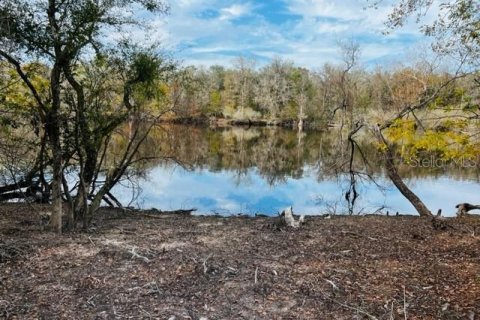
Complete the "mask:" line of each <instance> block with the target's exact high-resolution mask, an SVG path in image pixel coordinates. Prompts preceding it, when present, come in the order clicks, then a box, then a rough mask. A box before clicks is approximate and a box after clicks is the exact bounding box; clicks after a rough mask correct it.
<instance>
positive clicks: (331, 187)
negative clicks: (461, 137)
mask: <svg viewBox="0 0 480 320" xmlns="http://www.w3.org/2000/svg"><path fill="white" fill-rule="evenodd" d="M381 183H382V185H383V186H385V187H386V188H385V189H384V190H379V189H378V188H377V187H376V186H374V185H373V184H371V183H363V184H362V185H361V186H359V188H358V189H359V191H360V192H359V193H360V198H359V199H358V200H357V207H356V211H357V212H362V213H372V212H375V210H377V209H378V208H380V207H382V206H385V207H387V208H386V209H383V212H384V213H385V212H386V211H387V210H389V211H390V212H396V211H399V212H400V213H406V214H413V213H415V210H414V208H413V207H412V206H411V205H410V204H409V202H408V201H407V200H405V199H404V198H403V196H402V195H401V194H400V193H399V192H398V191H397V190H396V189H395V187H394V186H392V185H391V183H388V182H385V181H381ZM346 185H347V182H346V181H341V180H340V181H338V180H324V181H320V182H319V181H318V180H317V179H316V177H315V174H314V173H313V172H312V170H308V169H306V170H305V175H304V177H303V178H301V179H291V178H289V179H287V180H286V182H285V183H279V184H276V185H273V186H270V185H269V184H268V183H267V182H266V181H265V179H264V178H262V177H260V176H259V175H258V173H257V172H256V171H255V170H253V169H252V170H249V171H247V173H246V176H243V177H242V178H241V179H239V178H238V176H237V175H236V174H235V172H232V171H226V170H224V171H220V172H209V171H207V170H195V171H186V170H183V169H181V168H178V167H177V168H164V167H156V168H154V169H152V170H151V171H150V172H149V173H148V174H147V178H146V179H143V180H141V181H140V186H141V188H142V190H143V192H142V194H141V195H140V196H139V198H138V206H140V207H142V208H146V209H148V208H157V209H161V210H175V209H190V208H196V209H198V211H197V212H198V213H205V214H211V213H219V214H237V213H247V214H254V213H265V214H275V213H277V212H279V211H280V210H281V209H283V208H285V207H287V206H290V205H292V206H293V209H294V212H296V213H305V214H323V213H326V212H328V211H329V210H331V209H332V208H336V210H337V213H342V212H345V211H346V209H345V200H344V196H343V195H344V190H345V186H346ZM409 185H410V186H411V187H412V188H413V190H414V191H415V192H417V194H418V195H419V196H420V198H421V199H422V200H423V201H424V202H425V203H426V205H427V207H429V208H430V209H431V210H432V211H434V212H436V211H437V210H438V209H439V208H442V210H443V213H444V215H453V214H454V213H455V205H456V204H457V203H461V202H470V203H478V202H479V201H478V200H479V199H478V195H479V194H480V184H478V183H477V182H473V181H472V182H470V181H460V180H455V179H453V178H449V177H441V178H422V179H416V180H415V182H412V183H409ZM114 192H115V194H116V195H117V196H118V197H119V199H121V201H122V200H123V201H122V202H124V203H126V202H128V201H129V199H130V198H131V195H130V194H129V191H128V190H126V189H124V188H122V187H116V189H115V190H114Z"/></svg>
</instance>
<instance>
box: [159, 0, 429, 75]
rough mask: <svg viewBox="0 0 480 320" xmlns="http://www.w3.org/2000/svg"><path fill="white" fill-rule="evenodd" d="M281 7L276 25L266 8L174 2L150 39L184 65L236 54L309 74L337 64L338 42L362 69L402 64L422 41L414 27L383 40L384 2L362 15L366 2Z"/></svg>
mask: <svg viewBox="0 0 480 320" xmlns="http://www.w3.org/2000/svg"><path fill="white" fill-rule="evenodd" d="M280 4H283V7H281V8H279V9H278V12H280V13H281V14H282V16H281V18H277V19H275V18H272V14H275V12H273V11H275V9H272V6H269V4H268V3H266V2H265V3H263V4H262V3H260V4H258V3H257V2H255V3H254V2H250V1H247V2H240V1H238V0H225V1H221V0H179V1H176V2H172V4H171V5H172V10H171V15H170V16H168V17H166V18H165V17H160V18H158V19H157V20H155V21H153V25H155V28H154V32H153V33H152V34H151V35H150V37H153V38H154V39H161V40H162V42H163V43H164V44H165V46H166V47H167V48H168V49H173V51H175V52H176V53H177V56H179V58H180V59H183V60H184V62H185V64H202V65H207V66H208V65H211V64H227V65H229V64H230V62H231V61H232V59H233V57H234V55H235V54H236V52H237V53H238V55H247V56H248V55H252V56H258V57H260V58H261V60H266V59H271V58H272V57H275V56H280V57H284V58H286V59H290V60H293V61H294V62H295V63H296V64H298V65H302V66H306V67H311V68H315V67H318V66H321V65H323V64H324V63H326V62H332V63H335V62H339V59H340V57H339V54H338V42H339V41H341V40H344V39H354V40H356V41H357V42H359V43H360V45H361V48H362V53H363V55H362V58H363V61H364V62H365V63H371V61H374V62H375V63H377V62H379V61H381V60H382V59H386V58H387V57H389V59H388V60H389V61H391V59H392V57H395V59H400V55H401V53H402V52H403V51H405V50H406V47H412V46H414V44H415V43H416V41H418V40H419V39H421V38H422V37H421V34H420V32H419V30H418V25H416V24H415V23H414V21H410V22H409V23H407V25H406V26H405V27H404V28H402V29H400V30H397V31H395V32H393V33H391V34H389V35H388V36H384V35H382V31H383V30H384V28H385V27H384V24H383V23H384V21H385V19H386V16H387V13H388V12H390V10H391V5H390V3H389V1H388V0H385V1H384V2H382V5H381V6H380V7H379V8H378V9H377V10H375V9H367V10H365V9H364V6H365V4H366V2H364V1H358V0H345V1H333V0H284V1H282V2H279V5H280ZM436 14H438V8H432V10H431V11H430V12H429V13H428V14H427V16H426V17H425V19H426V20H427V21H432V20H433V19H434V18H435V16H436ZM247 17H248V19H245V18H247ZM165 21H166V22H165ZM386 60H387V59H386ZM259 65H261V63H260V64H259Z"/></svg>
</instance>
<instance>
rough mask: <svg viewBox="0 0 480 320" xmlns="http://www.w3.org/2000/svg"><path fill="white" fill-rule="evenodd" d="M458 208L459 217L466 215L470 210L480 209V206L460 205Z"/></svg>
mask: <svg viewBox="0 0 480 320" xmlns="http://www.w3.org/2000/svg"><path fill="white" fill-rule="evenodd" d="M455 208H457V216H459V217H461V216H464V215H466V214H467V213H468V212H469V211H470V210H475V209H480V205H476V204H470V203H459V204H457V205H456V206H455Z"/></svg>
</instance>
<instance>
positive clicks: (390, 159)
mask: <svg viewBox="0 0 480 320" xmlns="http://www.w3.org/2000/svg"><path fill="white" fill-rule="evenodd" d="M377 134H378V137H379V140H380V141H381V142H382V143H383V144H384V145H385V147H386V150H385V168H386V170H387V174H388V177H389V178H390V180H392V182H393V184H394V185H395V187H397V189H398V191H400V193H401V194H402V195H403V196H404V197H405V198H406V199H407V200H408V201H410V203H411V204H412V205H413V207H414V208H415V209H416V210H417V212H418V214H419V215H420V216H421V217H432V216H433V215H432V213H431V212H430V210H428V208H427V206H426V205H425V204H424V203H423V201H422V200H420V198H419V197H418V196H417V195H416V194H415V193H414V192H413V191H412V190H410V188H409V187H408V186H407V185H406V184H405V182H403V179H402V177H400V175H399V174H398V170H397V167H396V166H395V161H394V159H395V157H394V155H393V151H392V149H391V147H390V145H389V144H388V142H387V141H386V139H385V137H384V136H383V135H382V133H381V132H380V130H378V132H377Z"/></svg>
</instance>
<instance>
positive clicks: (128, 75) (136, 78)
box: [0, 0, 168, 232]
mask: <svg viewBox="0 0 480 320" xmlns="http://www.w3.org/2000/svg"><path fill="white" fill-rule="evenodd" d="M132 5H139V6H142V7H143V8H145V9H146V10H148V11H150V12H152V13H164V12H166V10H167V9H168V8H167V6H166V4H165V3H164V2H163V1H161V0H130V1H124V0H118V1H117V0H101V1H92V0H65V1H59V0H33V1H30V0H28V1H27V0H4V1H2V2H1V3H0V16H1V17H2V19H1V21H0V48H1V49H0V58H1V59H2V60H3V61H6V62H7V63H9V64H10V65H11V66H12V67H13V68H14V70H15V71H16V73H17V74H18V76H19V77H20V78H21V80H22V82H23V83H24V85H25V86H26V87H27V88H28V90H29V93H30V95H31V96H32V97H33V99H34V101H35V105H34V108H35V112H36V115H37V116H38V119H39V127H41V128H42V130H44V131H45V134H46V137H47V140H48V146H49V150H50V152H51V158H52V179H53V181H52V197H53V203H54V207H55V209H54V212H53V213H52V217H51V226H52V227H53V228H54V229H55V230H56V231H57V232H61V230H62V213H63V208H62V185H63V189H64V190H65V189H66V182H65V177H64V168H65V163H66V161H68V160H69V159H70V158H71V157H72V156H73V155H72V154H71V153H70V154H68V152H67V151H66V150H67V149H68V148H65V146H64V145H63V144H64V143H67V142H72V141H73V142H75V146H74V148H73V150H71V151H72V152H74V153H75V154H76V155H77V156H78V161H79V164H80V170H79V181H80V188H79V193H78V196H77V198H76V199H77V200H75V201H74V208H72V210H70V212H71V213H70V214H69V219H68V220H69V224H70V226H73V222H74V221H73V220H74V219H75V218H76V215H75V213H81V212H83V213H82V214H80V215H83V216H84V217H85V216H86V213H85V212H86V207H87V201H86V199H87V194H88V193H89V190H88V188H87V185H88V183H89V180H90V179H91V178H92V176H94V174H95V173H94V171H95V170H94V169H93V168H95V166H96V164H97V163H98V162H97V155H98V150H99V148H100V146H102V145H103V143H104V141H105V139H106V137H108V136H109V135H110V134H111V133H112V132H113V130H114V129H115V128H116V127H117V126H118V125H119V124H120V123H121V122H122V121H123V120H124V119H125V117H126V116H127V115H129V114H130V113H132V112H134V111H135V108H136V105H135V103H132V100H133V92H134V91H135V90H136V89H137V87H138V86H140V85H143V84H149V83H151V82H152V81H153V80H154V77H155V74H156V73H157V72H158V70H156V68H157V67H158V61H157V60H156V59H155V58H152V57H151V55H148V54H142V53H139V54H136V53H135V54H131V55H130V57H131V59H130V62H131V63H130V64H129V65H128V68H125V71H126V72H125V73H124V78H123V79H122V80H123V84H124V85H123V99H122V102H121V104H120V106H119V107H120V108H121V109H120V110H121V111H120V112H119V113H118V114H113V113H112V114H111V115H112V117H111V118H110V121H107V122H106V123H103V124H102V125H101V126H100V127H98V122H97V123H92V122H91V121H90V120H91V119H93V118H94V117H93V114H92V108H93V109H94V108H95V106H93V105H92V104H90V103H89V102H90V101H88V99H87V98H88V97H87V96H86V92H85V89H86V88H85V79H82V77H81V76H80V74H79V69H78V68H79V61H82V60H83V59H85V57H87V56H88V55H91V54H92V53H93V52H95V53H96V54H97V55H99V56H100V55H102V52H103V53H106V50H107V49H108V48H107V47H106V46H105V45H103V44H102V42H101V39H102V31H103V30H106V29H107V28H117V29H121V28H122V27H125V26H129V25H140V21H139V20H135V19H134V18H132V17H129V16H128V15H125V14H123V12H125V11H124V9H126V8H128V7H129V6H132ZM115 46H116V45H115V44H113V48H114V47H115ZM113 48H110V49H113ZM32 59H39V60H41V61H45V63H46V64H47V65H48V66H49V69H50V72H49V75H48V79H49V83H48V87H49V94H48V96H46V97H45V96H43V95H42V94H41V93H40V92H39V89H38V87H37V86H35V84H34V83H33V79H32V76H31V74H30V73H29V72H28V70H26V69H25V66H24V64H25V62H28V61H31V60H32ZM67 91H68V93H69V95H68V97H72V99H70V100H69V102H70V103H69V107H70V108H69V110H68V111H69V113H68V114H67V112H66V110H65V108H64V103H63V102H62V99H64V98H65V97H67ZM71 121H73V122H74V125H73V127H74V132H73V134H72V136H73V140H68V139H67V140H64V139H62V137H64V136H67V135H69V134H70V132H66V130H67V128H68V126H67V127H66V126H65V125H64V124H65V122H66V123H70V122H71ZM134 146H135V144H133V145H132V148H133V149H131V150H129V151H134V150H135V148H134ZM132 157H133V155H132V154H131V153H128V152H127V153H126V158H125V160H126V161H127V162H128V160H131V158H132ZM125 165H126V163H125V162H122V163H121V164H118V165H117V166H115V167H114V168H112V170H110V171H109V173H108V174H107V177H106V181H107V183H106V184H105V185H106V186H108V185H110V184H112V183H113V184H114V183H115V182H116V181H118V179H119V176H121V175H122V174H123V172H124V171H125V169H126V167H125ZM99 192H100V193H101V192H102V190H100V191H99ZM97 203H99V200H98V198H95V199H94V200H93V204H94V205H93V206H92V208H93V209H95V205H96V204H97ZM84 221H85V223H86V222H88V219H85V220H84Z"/></svg>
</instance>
